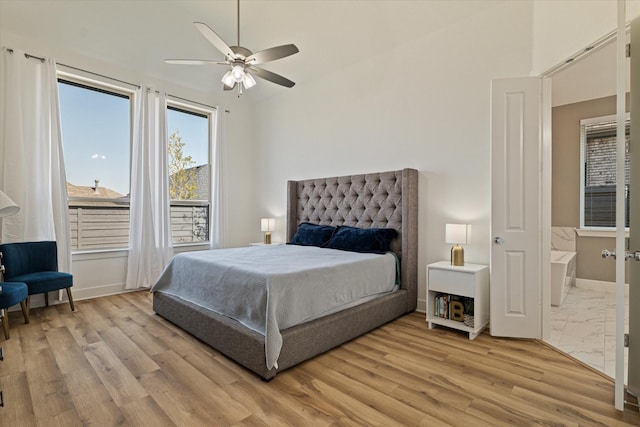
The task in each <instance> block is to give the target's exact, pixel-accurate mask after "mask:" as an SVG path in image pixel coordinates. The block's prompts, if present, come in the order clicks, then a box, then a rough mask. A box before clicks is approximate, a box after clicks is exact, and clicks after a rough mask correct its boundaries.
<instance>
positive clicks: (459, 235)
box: [445, 224, 471, 245]
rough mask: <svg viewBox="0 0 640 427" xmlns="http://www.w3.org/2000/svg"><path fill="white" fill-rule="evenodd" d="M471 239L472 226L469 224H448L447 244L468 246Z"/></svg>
mask: <svg viewBox="0 0 640 427" xmlns="http://www.w3.org/2000/svg"><path fill="white" fill-rule="evenodd" d="M470 237H471V225H469V224H447V228H446V233H445V240H446V242H447V243H453V244H457V245H466V244H468V243H469V241H470V240H471V239H470Z"/></svg>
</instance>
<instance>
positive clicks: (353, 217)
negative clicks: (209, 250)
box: [153, 169, 418, 379]
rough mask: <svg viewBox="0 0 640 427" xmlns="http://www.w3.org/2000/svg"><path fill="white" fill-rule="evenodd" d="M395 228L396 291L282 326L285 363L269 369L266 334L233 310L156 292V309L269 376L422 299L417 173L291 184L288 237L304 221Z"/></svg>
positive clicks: (280, 361) (407, 309) (282, 359)
mask: <svg viewBox="0 0 640 427" xmlns="http://www.w3.org/2000/svg"><path fill="white" fill-rule="evenodd" d="M301 222H310V223H314V224H330V225H350V226H354V227H360V228H373V227H390V228H395V229H396V230H398V233H399V237H398V238H397V239H396V240H395V241H394V242H393V243H392V249H393V250H394V251H395V252H396V253H397V254H398V257H399V258H400V260H401V261H400V271H401V286H400V289H399V290H398V291H397V292H394V293H392V294H387V295H384V296H382V297H380V298H377V299H374V300H372V301H369V302H366V303H364V304H361V305H358V306H356V307H353V308H349V309H346V310H343V311H340V312H337V313H334V314H331V315H329V316H326V317H323V318H320V319H316V320H313V321H310V322H307V323H304V324H301V325H297V326H294V327H291V328H289V329H285V330H283V331H282V338H283V345H282V350H281V352H280V357H279V358H278V369H277V370H276V369H267V367H266V362H265V350H264V336H263V335H261V334H259V333H257V332H254V331H252V330H250V329H247V328H246V327H244V326H243V325H241V324H240V323H238V322H236V321H235V320H233V319H230V318H228V317H226V316H222V315H220V314H217V313H215V312H212V311H210V310H207V309H204V308H202V307H199V306H197V305H195V304H191V303H189V302H187V301H184V300H182V299H180V298H176V297H174V296H171V295H168V294H165V293H163V292H161V291H160V292H155V293H154V294H153V309H154V311H155V312H156V313H158V314H159V315H160V316H162V317H164V318H166V319H167V320H169V321H171V322H172V323H175V324H176V325H178V326H180V327H181V328H183V329H184V330H186V331H188V332H189V333H191V334H192V335H194V336H196V337H197V338H199V339H201V340H202V341H204V342H206V343H207V344H209V345H211V346H212V347H213V348H215V349H216V350H218V351H220V352H221V353H223V354H225V355H227V356H228V357H230V358H231V359H233V360H235V361H236V362H238V363H240V364H241V365H243V366H245V367H247V368H249V369H250V370H252V371H254V372H255V373H257V374H258V375H260V376H261V377H262V378H264V379H270V378H272V377H274V376H275V375H276V373H277V372H279V371H282V370H284V369H287V368H289V367H291V366H293V365H296V364H298V363H300V362H302V361H304V360H307V359H309V358H311V357H313V356H315V355H317V354H320V353H323V352H325V351H327V350H329V349H331V348H333V347H336V346H338V345H340V344H342V343H344V342H346V341H349V340H351V339H353V338H355V337H357V336H360V335H362V334H364V333H366V332H368V331H370V330H372V329H375V328H377V327H378V326H381V325H383V324H385V323H387V322H389V321H391V320H393V319H395V318H397V317H399V316H401V315H403V314H405V313H408V312H412V311H414V310H415V308H416V304H417V289H418V284H417V282H418V270H417V252H418V245H417V240H418V172H417V171H416V170H415V169H403V170H398V171H392V172H381V173H371V174H363V175H351V176H343V177H335V178H322V179H310V180H304V181H289V182H288V212H287V241H289V240H291V237H293V234H294V233H295V231H296V229H297V227H298V224H300V223H301Z"/></svg>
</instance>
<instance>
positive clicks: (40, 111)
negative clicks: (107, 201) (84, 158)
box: [0, 48, 71, 272]
mask: <svg viewBox="0 0 640 427" xmlns="http://www.w3.org/2000/svg"><path fill="white" fill-rule="evenodd" d="M12 52H13V53H12ZM0 66H1V68H2V73H1V76H2V77H1V78H0V81H1V82H0V97H1V101H0V102H2V117H1V118H0V131H1V135H0V189H2V190H3V191H4V192H5V193H6V194H7V195H8V196H9V197H11V199H13V200H14V201H15V202H16V203H17V204H18V206H20V211H19V212H18V213H17V214H15V215H13V216H8V217H4V218H3V219H2V235H1V236H0V241H2V242H20V241H35V240H55V241H57V245H58V267H59V269H60V271H66V272H70V271H71V238H70V233H69V222H68V206H67V186H66V181H67V180H66V176H65V169H64V156H63V150H62V130H61V125H60V107H59V103H58V82H57V76H56V63H55V61H54V60H53V59H51V58H44V60H40V59H38V58H33V57H29V56H28V55H26V54H25V52H23V51H21V50H19V49H14V50H13V51H10V50H8V49H6V48H3V49H2V64H1V65H0Z"/></svg>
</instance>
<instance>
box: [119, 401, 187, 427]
mask: <svg viewBox="0 0 640 427" xmlns="http://www.w3.org/2000/svg"><path fill="white" fill-rule="evenodd" d="M121 409H122V413H123V414H124V417H125V418H126V419H127V421H128V422H129V424H131V425H132V426H136V427H147V426H148V427H171V426H175V425H176V424H175V423H174V422H173V421H171V419H170V418H169V417H168V416H167V414H165V412H164V411H163V410H162V408H160V406H159V405H158V403H157V402H156V401H155V400H153V397H151V396H145V397H143V398H142V399H138V400H134V401H132V402H129V403H127V404H126V405H124V406H122V408H121Z"/></svg>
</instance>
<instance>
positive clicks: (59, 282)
mask: <svg viewBox="0 0 640 427" xmlns="http://www.w3.org/2000/svg"><path fill="white" fill-rule="evenodd" d="M0 253H2V255H3V258H2V261H3V264H4V267H5V273H4V280H5V281H7V282H23V283H26V284H27V288H28V292H29V297H27V310H28V309H29V303H30V299H31V295H35V294H42V293H43V294H44V301H45V305H47V306H48V305H49V292H52V291H57V290H60V289H66V290H67V297H69V305H70V306H71V310H72V311H75V307H74V305H73V297H72V296H71V287H72V286H73V276H72V275H71V274H69V273H62V272H59V271H58V246H57V244H56V242H51V241H44V242H22V243H5V244H2V245H0Z"/></svg>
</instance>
